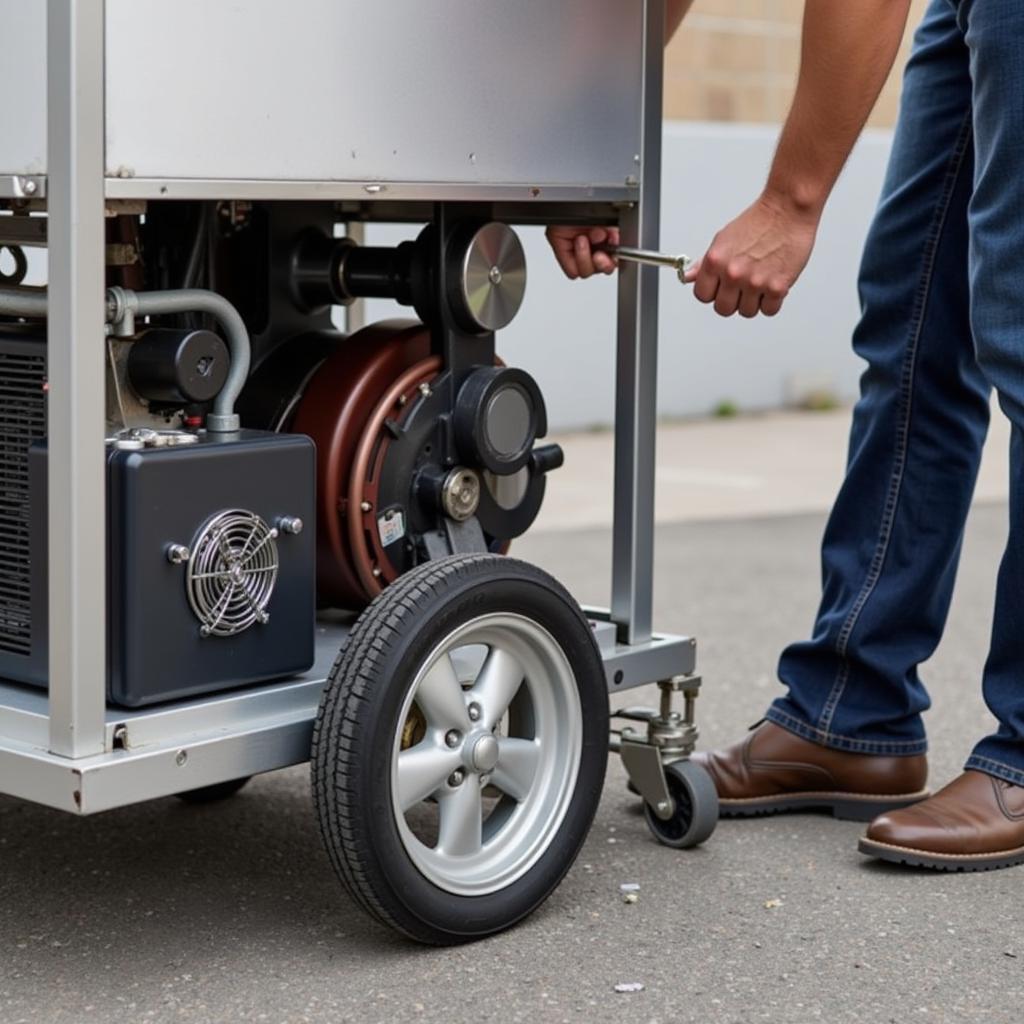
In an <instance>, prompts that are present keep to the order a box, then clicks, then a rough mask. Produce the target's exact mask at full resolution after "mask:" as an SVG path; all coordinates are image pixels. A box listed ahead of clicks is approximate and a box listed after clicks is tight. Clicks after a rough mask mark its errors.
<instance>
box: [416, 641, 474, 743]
mask: <svg viewBox="0 0 1024 1024" xmlns="http://www.w3.org/2000/svg"><path fill="white" fill-rule="evenodd" d="M416 703H417V704H419V706H420V710H421V711H422V712H423V716H424V717H425V718H426V720H427V722H428V724H429V725H432V726H433V727H434V728H435V729H460V730H461V731H462V732H468V731H469V727H470V723H469V712H468V711H467V710H466V698H465V696H464V694H463V691H462V685H461V683H460V682H459V677H458V676H457V675H456V673H455V666H454V665H453V664H452V659H451V658H450V657H449V656H448V655H447V654H442V655H441V656H440V657H439V658H438V659H437V661H435V662H434V664H433V665H432V666H431V667H430V671H429V672H427V674H426V675H425V676H424V677H423V679H422V680H421V682H420V685H419V688H418V689H417V690H416Z"/></svg>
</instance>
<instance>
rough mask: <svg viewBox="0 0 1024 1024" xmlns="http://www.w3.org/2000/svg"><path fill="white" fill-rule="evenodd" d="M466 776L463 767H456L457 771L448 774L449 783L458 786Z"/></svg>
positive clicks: (453, 786)
mask: <svg viewBox="0 0 1024 1024" xmlns="http://www.w3.org/2000/svg"><path fill="white" fill-rule="evenodd" d="M465 778H466V773H465V772H464V771H463V770H462V769H461V768H456V769H455V771H453V772H452V773H451V775H449V776H448V785H449V786H451V787H452V788H453V789H454V788H455V787H456V786H461V785H462V783H463V781H464V780H465Z"/></svg>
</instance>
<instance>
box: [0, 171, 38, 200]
mask: <svg viewBox="0 0 1024 1024" xmlns="http://www.w3.org/2000/svg"><path fill="white" fill-rule="evenodd" d="M45 198H46V175H45V174H7V175H0V199H45Z"/></svg>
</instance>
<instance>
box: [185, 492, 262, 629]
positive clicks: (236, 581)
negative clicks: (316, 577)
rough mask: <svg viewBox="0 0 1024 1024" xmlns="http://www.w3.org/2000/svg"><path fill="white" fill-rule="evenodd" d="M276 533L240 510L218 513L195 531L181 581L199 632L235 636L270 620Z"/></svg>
mask: <svg viewBox="0 0 1024 1024" xmlns="http://www.w3.org/2000/svg"><path fill="white" fill-rule="evenodd" d="M277 535H278V531H277V528H276V527H271V526H268V525H267V523H266V522H265V521H264V520H263V519H262V518H261V517H260V516H258V515H256V513H255V512H247V511H245V510H244V509H228V510H227V511H225V512H220V513H218V514H217V515H216V516H214V517H213V519H211V520H210V521H209V522H208V523H207V524H206V525H205V526H204V527H203V528H202V529H201V530H200V531H199V532H198V533H197V534H196V536H195V539H194V540H193V542H192V550H191V553H190V557H189V559H188V573H187V576H186V581H185V585H186V588H187V590H188V600H189V604H190V605H191V606H192V611H193V612H195V615H196V618H197V619H199V622H200V624H201V625H200V628H199V632H200V633H201V634H202V635H203V636H235V635H236V634H238V633H241V632H243V631H244V630H246V629H248V628H249V627H250V626H253V625H255V624H256V623H259V624H260V625H263V624H265V623H266V622H268V621H269V619H270V616H269V615H268V614H267V605H268V604H269V603H270V598H271V596H272V595H273V593H274V584H275V583H276V582H277V570H278V557H277V543H276V538H277Z"/></svg>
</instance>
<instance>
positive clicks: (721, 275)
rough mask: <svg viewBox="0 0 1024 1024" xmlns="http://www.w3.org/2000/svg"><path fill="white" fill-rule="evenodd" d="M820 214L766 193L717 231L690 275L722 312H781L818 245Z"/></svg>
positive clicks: (703, 298)
mask: <svg viewBox="0 0 1024 1024" xmlns="http://www.w3.org/2000/svg"><path fill="white" fill-rule="evenodd" d="M818 219H819V218H818V214H817V213H810V212H804V211H798V210H795V209H793V208H787V206H786V204H785V203H784V202H777V201H773V200H772V199H771V198H770V197H768V196H766V195H765V196H762V197H761V198H759V199H758V200H757V202H755V203H754V204H753V205H752V206H750V207H748V208H747V209H746V210H744V211H743V213H741V214H740V215H739V216H738V217H737V218H736V219H735V220H734V221H732V222H731V223H730V224H727V225H726V226H725V227H724V228H722V230H721V231H719V232H718V234H717V235H715V238H714V240H713V241H712V243H711V246H710V247H709V249H708V251H707V254H706V255H705V256H704V258H703V259H702V260H701V261H700V262H699V263H697V264H696V265H695V266H693V267H691V268H690V270H689V271H688V272H687V275H686V280H687V281H688V282H692V283H693V294H694V295H695V296H696V297H697V298H698V299H700V301H701V302H708V303H710V302H713V303H714V304H715V312H716V313H718V314H719V315H720V316H732V315H733V313H739V314H740V316H745V317H755V316H757V314H758V313H763V314H764V315H765V316H775V314H776V313H778V311H779V310H780V309H781V308H782V303H783V301H784V300H785V298H786V296H787V295H788V294H789V290H790V288H792V287H793V285H794V284H795V283H796V280H797V278H798V277H799V276H800V274H801V273H802V272H803V269H804V267H805V266H807V261H808V260H809V259H810V256H811V249H812V248H813V247H814V239H815V235H816V234H817V230H818Z"/></svg>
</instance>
